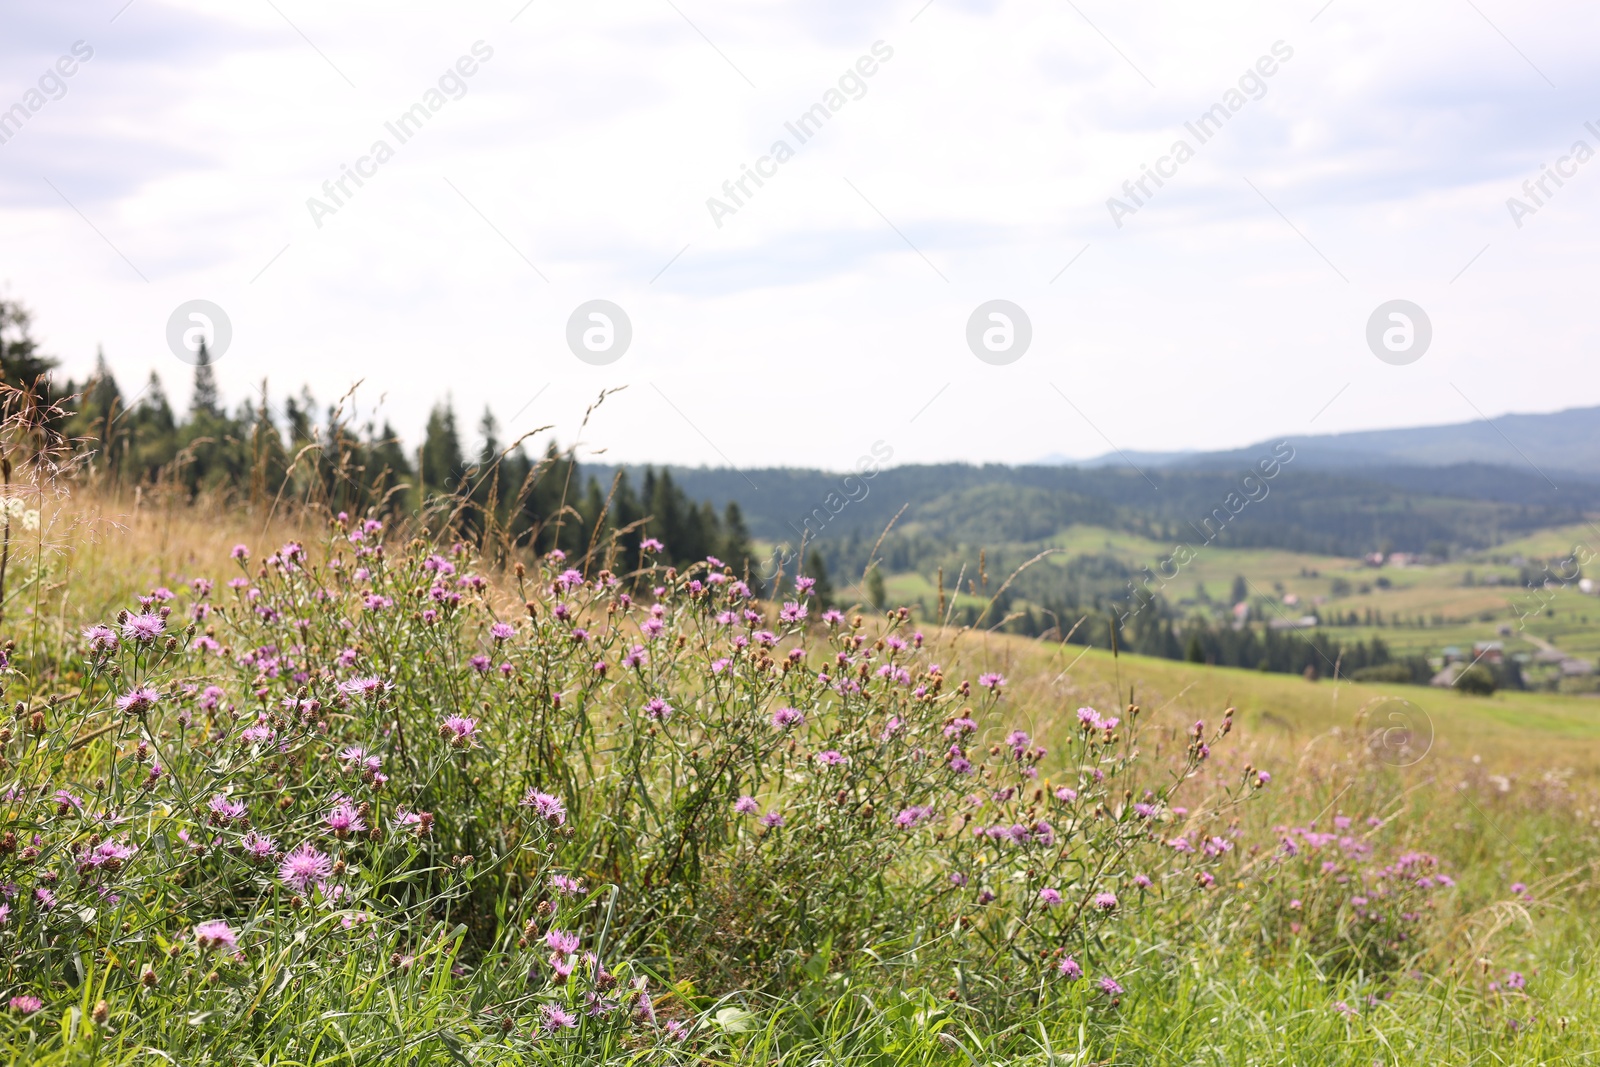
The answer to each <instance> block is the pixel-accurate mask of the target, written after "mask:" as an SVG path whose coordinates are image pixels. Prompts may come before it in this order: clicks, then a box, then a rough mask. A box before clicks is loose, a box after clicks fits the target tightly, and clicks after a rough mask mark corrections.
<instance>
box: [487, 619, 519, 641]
mask: <svg viewBox="0 0 1600 1067" xmlns="http://www.w3.org/2000/svg"><path fill="white" fill-rule="evenodd" d="M516 632H517V628H516V627H515V626H512V625H511V624H510V623H508V622H497V623H495V624H494V625H493V626H491V627H489V636H490V637H492V638H494V639H495V640H496V641H505V640H509V639H510V638H511V637H513V636H514V635H515V634H516Z"/></svg>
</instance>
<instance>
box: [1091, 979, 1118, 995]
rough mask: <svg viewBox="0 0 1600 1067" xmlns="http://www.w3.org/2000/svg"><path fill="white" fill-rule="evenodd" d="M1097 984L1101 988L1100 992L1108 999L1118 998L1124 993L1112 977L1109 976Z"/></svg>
mask: <svg viewBox="0 0 1600 1067" xmlns="http://www.w3.org/2000/svg"><path fill="white" fill-rule="evenodd" d="M1096 984H1097V985H1098V986H1099V987H1100V992H1102V993H1104V994H1105V995H1106V996H1108V997H1114V996H1118V995H1119V994H1121V992H1122V986H1121V985H1119V984H1118V983H1117V980H1116V979H1115V978H1113V977H1111V976H1110V975H1109V974H1108V975H1106V976H1105V977H1104V978H1102V979H1100V981H1099V982H1097V983H1096Z"/></svg>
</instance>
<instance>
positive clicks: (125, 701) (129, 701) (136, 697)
mask: <svg viewBox="0 0 1600 1067" xmlns="http://www.w3.org/2000/svg"><path fill="white" fill-rule="evenodd" d="M160 699H161V694H160V693H158V692H156V691H155V690H154V689H151V688H150V687H149V686H147V685H146V686H140V687H139V688H138V689H130V690H129V691H128V692H126V693H124V694H122V695H121V696H119V697H118V698H117V710H118V711H120V712H122V713H123V714H125V715H143V714H144V713H145V712H147V711H149V710H150V709H151V708H153V707H155V706H156V702H157V701H159V700H160Z"/></svg>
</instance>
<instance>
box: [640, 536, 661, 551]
mask: <svg viewBox="0 0 1600 1067" xmlns="http://www.w3.org/2000/svg"><path fill="white" fill-rule="evenodd" d="M665 547H666V546H665V545H663V544H662V543H661V542H660V541H657V540H656V539H655V538H654V537H646V538H645V539H644V540H643V541H640V542H639V548H640V550H642V551H644V552H660V551H661V550H662V549H663V548H665Z"/></svg>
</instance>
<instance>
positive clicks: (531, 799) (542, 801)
mask: <svg viewBox="0 0 1600 1067" xmlns="http://www.w3.org/2000/svg"><path fill="white" fill-rule="evenodd" d="M519 803H520V804H521V806H522V807H524V808H532V809H533V811H534V814H536V815H538V816H539V818H541V819H543V820H544V821H545V822H548V823H549V824H550V825H552V826H560V825H561V824H562V823H564V822H566V821H567V809H566V805H564V804H562V803H561V798H560V797H556V796H551V795H550V794H549V793H541V792H539V791H538V790H536V789H529V790H528V792H527V794H526V795H525V796H523V798H522V800H521V801H520V802H519Z"/></svg>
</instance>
